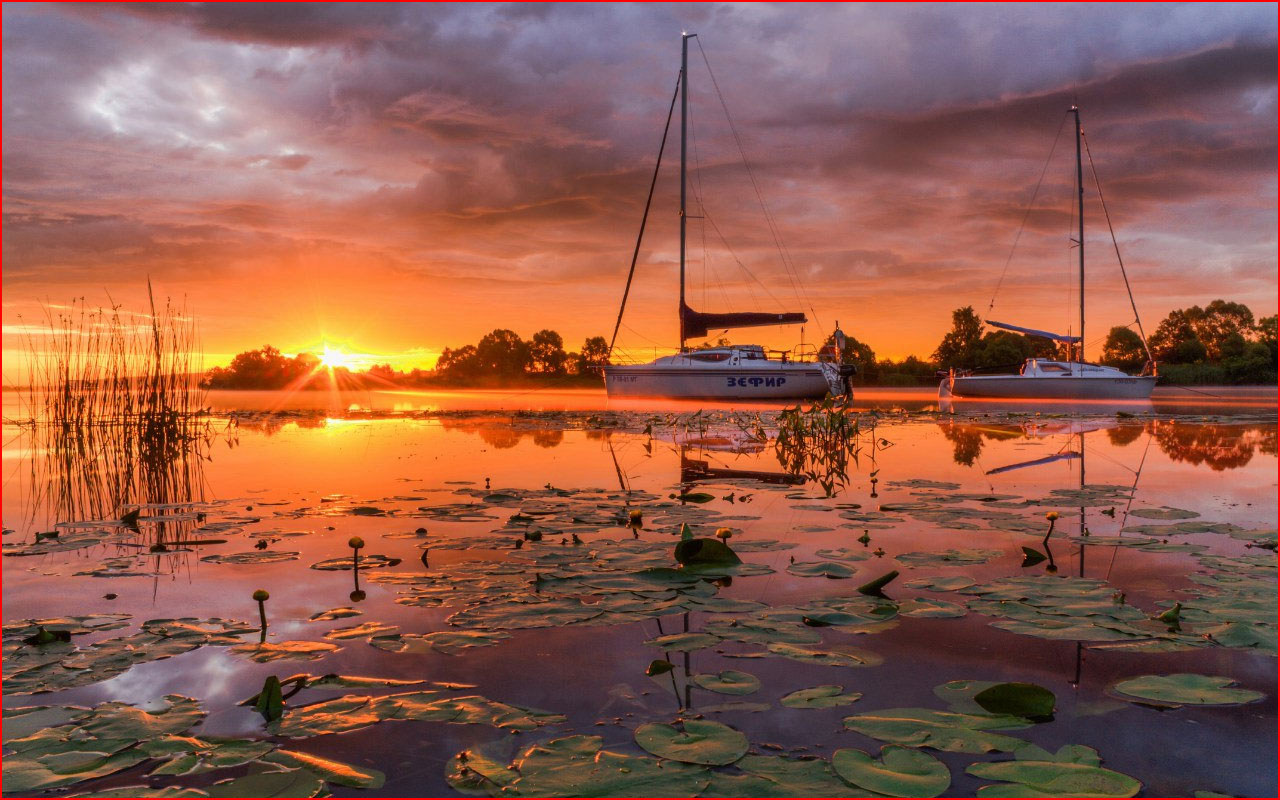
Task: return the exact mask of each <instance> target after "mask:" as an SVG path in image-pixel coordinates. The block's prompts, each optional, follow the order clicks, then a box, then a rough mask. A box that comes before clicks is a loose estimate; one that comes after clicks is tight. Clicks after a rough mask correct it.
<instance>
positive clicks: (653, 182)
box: [609, 70, 683, 353]
mask: <svg viewBox="0 0 1280 800" xmlns="http://www.w3.org/2000/svg"><path fill="white" fill-rule="evenodd" d="M682 77H683V71H681V70H677V72H676V88H675V91H674V92H673V93H672V95H671V107H670V108H669V109H667V124H666V126H664V127H663V129H662V143H661V144H659V145H658V161H657V163H656V164H654V165H653V179H652V180H651V181H649V197H648V199H647V200H645V201H644V216H642V217H641V218H640V232H639V233H638V234H636V249H635V251H634V252H633V253H632V254H631V269H630V270H629V271H628V272H627V286H626V288H625V289H623V290H622V305H621V306H619V307H618V321H617V322H615V323H614V325H613V338H611V339H610V340H609V352H610V353H612V352H613V345H614V343H616V342H617V341H618V328H619V327H621V326H622V312H623V311H625V310H626V308H627V296H628V295H629V294H631V279H632V278H634V277H635V275H636V261H637V259H639V258H640V243H641V242H642V241H643V240H644V228H645V223H646V222H647V221H648V219H649V207H650V206H651V205H652V204H653V190H654V188H655V187H656V186H657V185H658V170H659V168H661V167H662V152H663V151H664V150H666V148H667V134H668V133H669V132H670V131H671V117H672V115H673V114H674V113H675V110H676V98H677V97H678V96H679V94H680V79H681V78H682Z"/></svg>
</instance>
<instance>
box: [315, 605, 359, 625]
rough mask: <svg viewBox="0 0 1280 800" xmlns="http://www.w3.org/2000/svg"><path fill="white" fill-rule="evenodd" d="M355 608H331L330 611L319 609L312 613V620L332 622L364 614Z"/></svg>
mask: <svg viewBox="0 0 1280 800" xmlns="http://www.w3.org/2000/svg"><path fill="white" fill-rule="evenodd" d="M363 613H364V612H363V611H359V610H357V609H354V608H345V607H343V608H331V609H329V610H328V611H318V612H316V613H315V614H312V615H311V617H310V619H311V621H312V622H332V621H333V620H335V619H345V618H346V617H358V616H360V615H361V614H363Z"/></svg>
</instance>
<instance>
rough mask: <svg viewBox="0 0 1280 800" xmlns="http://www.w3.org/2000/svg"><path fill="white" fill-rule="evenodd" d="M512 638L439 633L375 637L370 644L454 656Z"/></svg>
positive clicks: (496, 633) (496, 634)
mask: <svg viewBox="0 0 1280 800" xmlns="http://www.w3.org/2000/svg"><path fill="white" fill-rule="evenodd" d="M510 638H511V634H509V633H503V632H502V631H438V632H436V633H425V634H417V633H401V634H388V635H383V636H374V637H373V638H371V639H370V640H369V644H371V645H373V646H374V647H376V648H378V649H379V650H387V651H389V652H392V653H426V652H430V651H433V650H434V651H435V652H438V653H444V654H446V655H451V656H453V655H457V654H458V653H460V652H462V651H463V650H466V649H468V648H471V647H489V646H491V645H496V644H497V643H498V642H500V641H502V640H503V639H510Z"/></svg>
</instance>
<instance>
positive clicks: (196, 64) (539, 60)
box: [3, 4, 1277, 375]
mask: <svg viewBox="0 0 1280 800" xmlns="http://www.w3.org/2000/svg"><path fill="white" fill-rule="evenodd" d="M3 25H4V31H3V32H4V45H3V91H4V112H3V114H4V116H3V123H4V128H3V155H4V175H3V178H4V182H3V194H4V228H3V258H4V261H3V283H4V298H3V303H4V314H3V316H4V326H5V328H4V330H5V336H4V349H5V352H6V363H8V362H9V361H10V358H11V356H12V354H13V352H14V351H15V350H21V349H23V346H24V345H23V343H22V341H21V332H22V330H23V323H24V322H30V321H32V320H33V319H37V318H39V317H40V316H41V312H40V306H39V302H40V301H49V302H54V303H60V302H65V301H67V300H69V299H70V298H73V297H80V296H84V297H86V298H87V300H88V301H90V302H92V303H99V302H101V303H105V302H107V295H108V293H109V294H110V296H111V297H112V298H114V299H115V300H116V301H117V302H123V303H125V304H126V305H127V306H131V307H135V308H139V309H140V308H141V307H142V302H143V297H144V293H145V281H146V278H147V277H148V276H150V278H151V280H152V281H153V283H154V284H155V286H156V289H157V292H158V293H159V294H161V295H164V296H169V297H172V298H175V299H176V300H179V301H181V300H182V299H183V298H185V302H186V304H187V306H188V308H189V309H190V310H191V311H192V312H193V313H194V314H195V315H196V317H197V318H198V321H199V329H200V334H201V337H202V339H203V342H204V347H205V351H206V365H213V364H218V363H225V362H226V361H227V360H228V359H229V358H230V356H231V355H232V354H234V353H236V352H238V351H241V350H246V349H251V348H256V347H260V346H262V345H264V344H268V343H270V344H273V345H276V346H277V347H279V348H280V349H281V350H283V351H285V352H296V351H298V350H301V349H313V348H318V347H319V346H320V345H321V344H322V343H324V342H328V343H330V345H331V346H335V347H341V348H343V349H346V350H350V351H355V352H358V353H368V354H376V355H377V356H378V359H377V360H379V361H390V362H391V363H393V364H394V365H396V366H397V367H401V368H407V367H411V366H430V364H431V363H432V362H433V361H434V358H435V356H436V355H437V354H438V353H439V351H440V349H442V348H443V347H445V346H455V347H456V346H458V345H462V344H466V343H469V342H474V341H475V340H476V339H478V338H479V337H480V336H481V335H482V334H484V333H485V332H487V331H489V330H491V329H493V328H498V327H504V328H511V329H513V330H515V331H516V332H517V333H519V334H521V335H522V336H524V337H526V338H528V337H530V336H532V334H533V333H534V332H535V331H537V330H539V329H542V328H552V329H555V330H558V331H560V332H561V333H562V334H563V335H564V337H565V340H566V345H567V346H568V347H569V348H570V349H577V348H578V347H579V346H580V345H581V343H582V340H583V339H584V338H585V337H587V336H591V335H606V336H607V335H608V334H609V333H610V332H611V330H612V328H613V323H614V318H615V315H616V313H617V306H618V301H619V299H620V297H621V293H622V288H623V281H624V279H625V276H626V271H627V267H628V264H629V261H630V258H631V251H632V248H633V246H634V244H635V237H636V232H637V229H638V225H639V220H640V215H641V212H642V210H643V205H644V199H645V193H646V191H647V189H648V183H649V179H650V173H651V171H652V169H653V163H654V158H655V156H656V154H657V146H658V141H659V138H660V137H661V134H662V124H663V121H664V119H665V115H666V111H667V104H668V102H669V101H670V98H671V91H672V89H673V87H674V84H675V78H676V73H677V70H678V68H679V56H680V33H681V31H682V30H688V31H690V32H697V33H698V35H699V41H700V42H701V47H702V48H703V49H704V50H705V52H706V55H707V58H708V59H709V61H710V65H711V68H712V70H714V74H715V78H716V81H717V82H718V84H719V88H720V90H721V91H722V93H723V96H724V99H725V101H726V102H727V104H728V108H729V111H730V113H731V114H732V116H733V121H734V123H735V125H736V128H737V132H738V134H739V136H740V137H741V142H742V146H743V148H744V150H745V152H746V156H747V158H748V160H749V163H750V166H751V170H752V173H751V174H753V175H754V178H755V181H756V182H757V184H758V185H759V186H760V188H761V191H762V193H763V195H764V198H765V201H766V203H767V205H768V208H769V211H770V212H771V213H772V216H773V218H774V219H775V221H776V224H777V228H778V230H779V232H780V233H781V237H782V242H783V244H784V246H785V249H786V252H788V253H789V255H790V257H791V259H792V261H793V263H794V264H795V267H796V269H797V271H798V273H799V276H800V279H801V283H802V285H803V291H799V290H796V289H793V286H792V282H791V281H790V279H789V277H788V275H787V272H786V270H785V269H784V267H783V265H782V262H781V260H780V258H779V255H778V248H777V246H776V245H775V242H774V240H773V238H772V237H771V236H770V235H769V234H768V227H767V225H766V224H765V221H764V217H763V215H762V213H761V211H760V208H759V205H758V203H757V201H756V199H755V194H754V192H753V191H752V190H751V183H750V177H749V175H748V173H747V171H746V170H745V169H743V167H742V164H741V161H740V159H739V158H738V155H737V152H736V148H735V146H734V140H733V137H732V136H731V134H730V131H729V128H728V126H727V125H726V123H725V118H724V115H723V113H722V111H721V110H720V107H719V101H718V99H717V97H716V95H715V93H714V91H713V87H712V84H711V80H710V77H709V75H708V73H707V68H706V66H705V65H704V63H703V60H702V54H701V51H699V50H698V48H697V45H694V47H693V53H692V54H691V67H692V68H691V80H692V81H693V88H692V91H691V94H690V100H691V102H692V104H693V107H694V112H693V130H694V133H695V139H694V142H693V144H692V145H691V151H690V157H691V160H692V159H694V156H695V154H696V161H697V166H698V167H699V169H697V170H696V172H695V173H694V175H693V186H694V189H695V194H697V195H698V196H699V197H701V198H702V202H701V203H697V204H691V207H690V211H689V213H690V214H691V215H700V216H704V217H707V218H708V219H709V220H710V221H711V224H709V223H708V222H707V220H691V221H690V247H689V257H690V267H691V269H690V276H689V292H690V304H691V305H693V306H694V307H695V308H698V309H700V310H707V311H727V310H731V309H732V310H804V311H808V312H810V313H811V321H810V323H809V325H808V326H807V327H806V332H805V336H806V338H807V339H808V340H810V341H812V340H814V339H818V338H821V336H822V335H823V334H825V333H829V332H830V330H831V328H832V327H833V325H834V321H835V320H837V319H838V320H839V321H840V323H841V326H842V327H843V328H844V330H845V331H847V332H848V333H849V334H850V335H852V336H855V337H857V338H858V339H860V340H862V341H864V342H866V343H868V344H870V345H871V347H872V348H874V350H875V351H876V353H877V355H879V356H881V357H893V358H901V357H903V356H905V355H907V354H910V353H914V354H918V355H921V356H927V355H929V353H931V352H932V350H933V348H934V347H935V346H936V344H937V342H938V340H939V338H940V337H941V336H942V334H943V333H944V332H945V330H946V329H947V328H948V327H949V326H950V312H951V310H952V309H954V308H956V307H957V306H961V305H969V304H972V305H973V306H975V308H976V309H977V310H978V312H979V313H980V314H981V315H982V316H983V317H987V316H988V310H987V307H988V303H989V301H990V300H991V296H992V293H993V291H994V290H995V288H996V284H997V282H998V281H999V280H1000V277H1001V273H1002V270H1003V269H1004V267H1005V262H1006V259H1007V258H1009V255H1010V249H1011V247H1012V245H1013V243H1014V239H1015V235H1016V234H1017V232H1018V228H1019V223H1020V222H1021V221H1022V219H1023V216H1024V212H1025V210H1026V209H1027V207H1028V202H1029V200H1030V198H1031V195H1032V191H1033V189H1034V187H1035V186H1036V182H1037V180H1038V179H1039V178H1040V175H1041V172H1042V170H1045V169H1046V157H1047V156H1048V155H1049V151H1050V147H1051V145H1053V143H1054V137H1055V135H1056V134H1057V133H1058V132H1059V129H1060V125H1061V123H1062V121H1063V118H1064V114H1065V112H1066V110H1067V108H1068V107H1069V106H1070V105H1071V103H1072V102H1076V101H1078V102H1079V104H1080V106H1081V109H1082V112H1081V113H1082V117H1083V122H1084V128H1085V131H1086V134H1087V136H1088V141H1089V145H1090V147H1091V149H1092V153H1093V157H1094V161H1095V164H1096V166H1097V170H1098V174H1099V177H1100V179H1101V181H1102V186H1103V191H1104V193H1105V197H1106V200H1107V205H1108V208H1109V210H1110V211H1111V216H1112V221H1113V223H1114V224H1115V228H1116V233H1117V236H1118V237H1119V242H1120V248H1121V252H1122V254H1123V256H1124V259H1125V264H1126V266H1127V267H1128V269H1129V273H1130V278H1131V279H1132V281H1133V284H1134V291H1135V295H1136V298H1137V302H1138V307H1139V310H1140V312H1141V313H1142V315H1143V321H1144V322H1145V323H1146V324H1147V328H1148V331H1150V329H1151V328H1152V327H1154V325H1155V324H1156V323H1157V322H1159V320H1160V319H1161V318H1162V317H1164V315H1165V314H1167V313H1168V312H1169V310H1170V309H1172V308H1175V307H1183V306H1187V305H1191V304H1201V305H1203V304H1205V303H1207V302H1208V301H1210V300H1213V299H1215V298H1217V297H1223V298H1225V299H1229V300H1237V301H1242V302H1244V303H1246V304H1247V305H1249V306H1250V307H1251V308H1252V309H1253V310H1254V312H1255V313H1256V314H1258V315H1259V316H1262V315H1269V314H1274V313H1276V265H1277V250H1276V230H1277V218H1276V197H1277V186H1276V176H1277V164H1276V153H1277V150H1276V142H1277V130H1276V120H1277V109H1276V86H1277V39H1276V7H1275V5H1274V4H1251V5H1244V4H1241V5H1231V4H1212V5H1195V4H1187V5H1182V4H1178V5H1160V4H1135V5H1123V4H1117V5H1111V4H1102V5H1091V4H1079V5H1077V4H1071V5H1037V4H1016V5H967V4H966V5H909V4H887V5H876V4H866V5H862V4H858V5H822V6H806V5H792V4H786V5H777V6H774V5H710V4H690V5H649V4H643V5H594V4H592V5H578V4H574V5H555V4H550V5H487V4H474V5H457V6H454V5H409V4H405V5H401V4H388V5H364V4H361V5H328V4H317V5H295V4H288V5H280V6H274V5H271V4H209V5H207V6H205V5H200V4H183V5H169V4H160V5H150V4H147V5H144V4H137V5H121V6H111V5H101V4H87V5H84V6H77V5H63V4H58V5H25V4H24V5H15V4H5V5H4V7H3ZM673 134H677V136H676V137H675V138H674V139H673V141H672V142H669V143H668V150H667V155H666V157H665V160H664V164H663V175H662V177H661V179H660V181H659V184H658V196H657V199H656V201H655V206H654V209H653V211H652V212H651V217H650V226H649V230H648V232H647V233H646V241H645V247H644V249H643V251H642V253H641V258H640V264H639V266H638V268H637V278H636V286H635V288H634V290H633V293H632V301H631V302H632V304H631V306H629V308H628V313H627V317H626V319H625V323H626V327H625V328H624V329H623V333H622V336H621V337H620V346H622V347H624V348H625V349H626V351H627V352H629V353H631V354H632V355H635V356H643V357H646V358H647V357H652V355H653V352H654V348H655V347H659V346H661V347H667V348H669V347H674V346H675V345H676V344H677V338H678V333H677V325H676V316H675V311H676V299H675V298H676V266H675V265H676V257H677V240H676V229H677V224H676V219H677V218H676V209H677V203H676V192H677V189H678V186H677V179H676V172H675V167H676V164H677V161H678V131H673ZM1073 158H1074V149H1073V144H1072V142H1071V139H1070V129H1069V126H1068V127H1067V128H1065V129H1062V139H1061V140H1060V141H1059V142H1058V146H1057V150H1056V152H1055V155H1054V158H1053V159H1052V160H1051V161H1049V162H1048V165H1047V172H1046V173H1045V175H1046V177H1045V182H1044V186H1043V187H1042V188H1041V190H1040V194H1039V197H1038V200H1037V203H1036V205H1035V207H1034V208H1033V210H1032V213H1031V214H1030V215H1029V216H1028V217H1027V229H1026V231H1025V232H1024V233H1023V234H1022V237H1021V240H1020V241H1019V243H1018V247H1017V248H1016V250H1014V251H1013V259H1012V261H1011V263H1010V266H1009V270H1008V274H1007V275H1006V276H1005V278H1004V280H1003V283H1002V287H1001V289H1000V293H999V295H998V296H997V298H996V304H995V308H994V310H992V311H991V312H990V317H991V318H994V319H1000V320H1004V321H1007V322H1013V323H1016V324H1023V325H1029V326H1032V327H1038V328H1048V329H1056V330H1060V331H1065V330H1066V329H1067V328H1068V326H1069V325H1072V324H1073V322H1072V320H1073V318H1074V306H1073V304H1074V299H1073V296H1072V295H1070V294H1069V292H1070V291H1071V288H1072V283H1071V282H1072V280H1073V277H1072V275H1073V270H1074V266H1073V263H1072V259H1073V258H1074V251H1073V250H1071V249H1070V247H1069V243H1068V239H1067V236H1068V233H1069V229H1070V227H1071V224H1072V222H1071V215H1070V197H1069V196H1070V187H1071V181H1072V177H1073V176H1072V174H1071V170H1073V169H1074V165H1073V160H1072V159H1073ZM1086 170H1087V166H1086ZM1089 183H1090V184H1091V180H1090V181H1089ZM1086 225H1087V226H1088V228H1087V234H1086V253H1087V254H1088V257H1089V258H1088V264H1089V276H1090V277H1089V286H1088V300H1089V303H1090V306H1089V308H1090V312H1089V321H1088V329H1087V330H1086V333H1087V334H1088V339H1089V341H1090V343H1091V344H1090V354H1091V355H1097V352H1098V350H1100V341H1101V338H1102V337H1103V336H1105V334H1106V331H1107V329H1109V328H1110V327H1111V326H1112V325H1116V324H1126V323H1128V322H1130V321H1131V320H1132V313H1131V312H1130V311H1129V310H1128V300H1127V298H1126V297H1125V294H1124V287H1123V284H1122V283H1121V281H1120V274H1119V270H1118V268H1117V266H1116V261H1115V257H1114V254H1113V253H1112V252H1111V251H1110V239H1109V236H1108V234H1107V229H1106V224H1105V221H1104V220H1103V219H1102V215H1101V212H1100V209H1099V208H1098V207H1097V204H1096V203H1091V204H1090V205H1089V207H1088V208H1087V209H1086ZM717 230H718V231H719V233H717ZM720 234H723V237H724V240H725V241H727V242H728V246H729V247H730V248H732V250H731V251H729V250H727V249H726V248H725V247H724V245H722V243H721V239H720ZM737 261H740V262H741V263H742V264H743V265H745V267H746V268H747V270H749V273H748V272H747V271H746V270H744V269H743V268H742V267H740V266H739V265H738V263H736V262H737ZM750 274H753V275H754V276H755V277H756V278H758V279H759V282H756V281H755V280H753V279H752V278H751V277H750V276H749V275H750ZM814 317H816V318H814ZM730 336H731V338H732V339H733V340H734V341H738V342H750V341H757V342H760V343H763V344H767V345H771V346H790V345H791V344H794V343H795V342H796V341H798V339H799V330H798V329H797V328H795V327H791V328H777V329H772V328H762V329H756V330H754V331H753V330H743V331H733V332H731V333H730ZM8 374H9V370H8V369H7V368H6V375H8Z"/></svg>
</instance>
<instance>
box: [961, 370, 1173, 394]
mask: <svg viewBox="0 0 1280 800" xmlns="http://www.w3.org/2000/svg"><path fill="white" fill-rule="evenodd" d="M1155 385H1156V379H1155V377H1154V376H1151V375H1145V376H1138V377H1134V376H1126V377H1123V378H1112V377H1105V378H1103V377H1099V378H1081V377H1077V376H1074V375H1072V376H1046V377H1025V376H1021V375H980V376H978V375H970V376H964V377H961V376H957V377H955V378H953V379H952V380H951V381H950V382H948V381H943V382H942V385H941V386H940V387H939V390H940V391H946V390H949V391H950V394H951V396H952V397H957V398H966V397H970V398H978V397H981V398H1004V399H1030V400H1041V399H1053V400H1147V399H1150V397H1151V390H1152V389H1154V388H1155Z"/></svg>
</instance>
